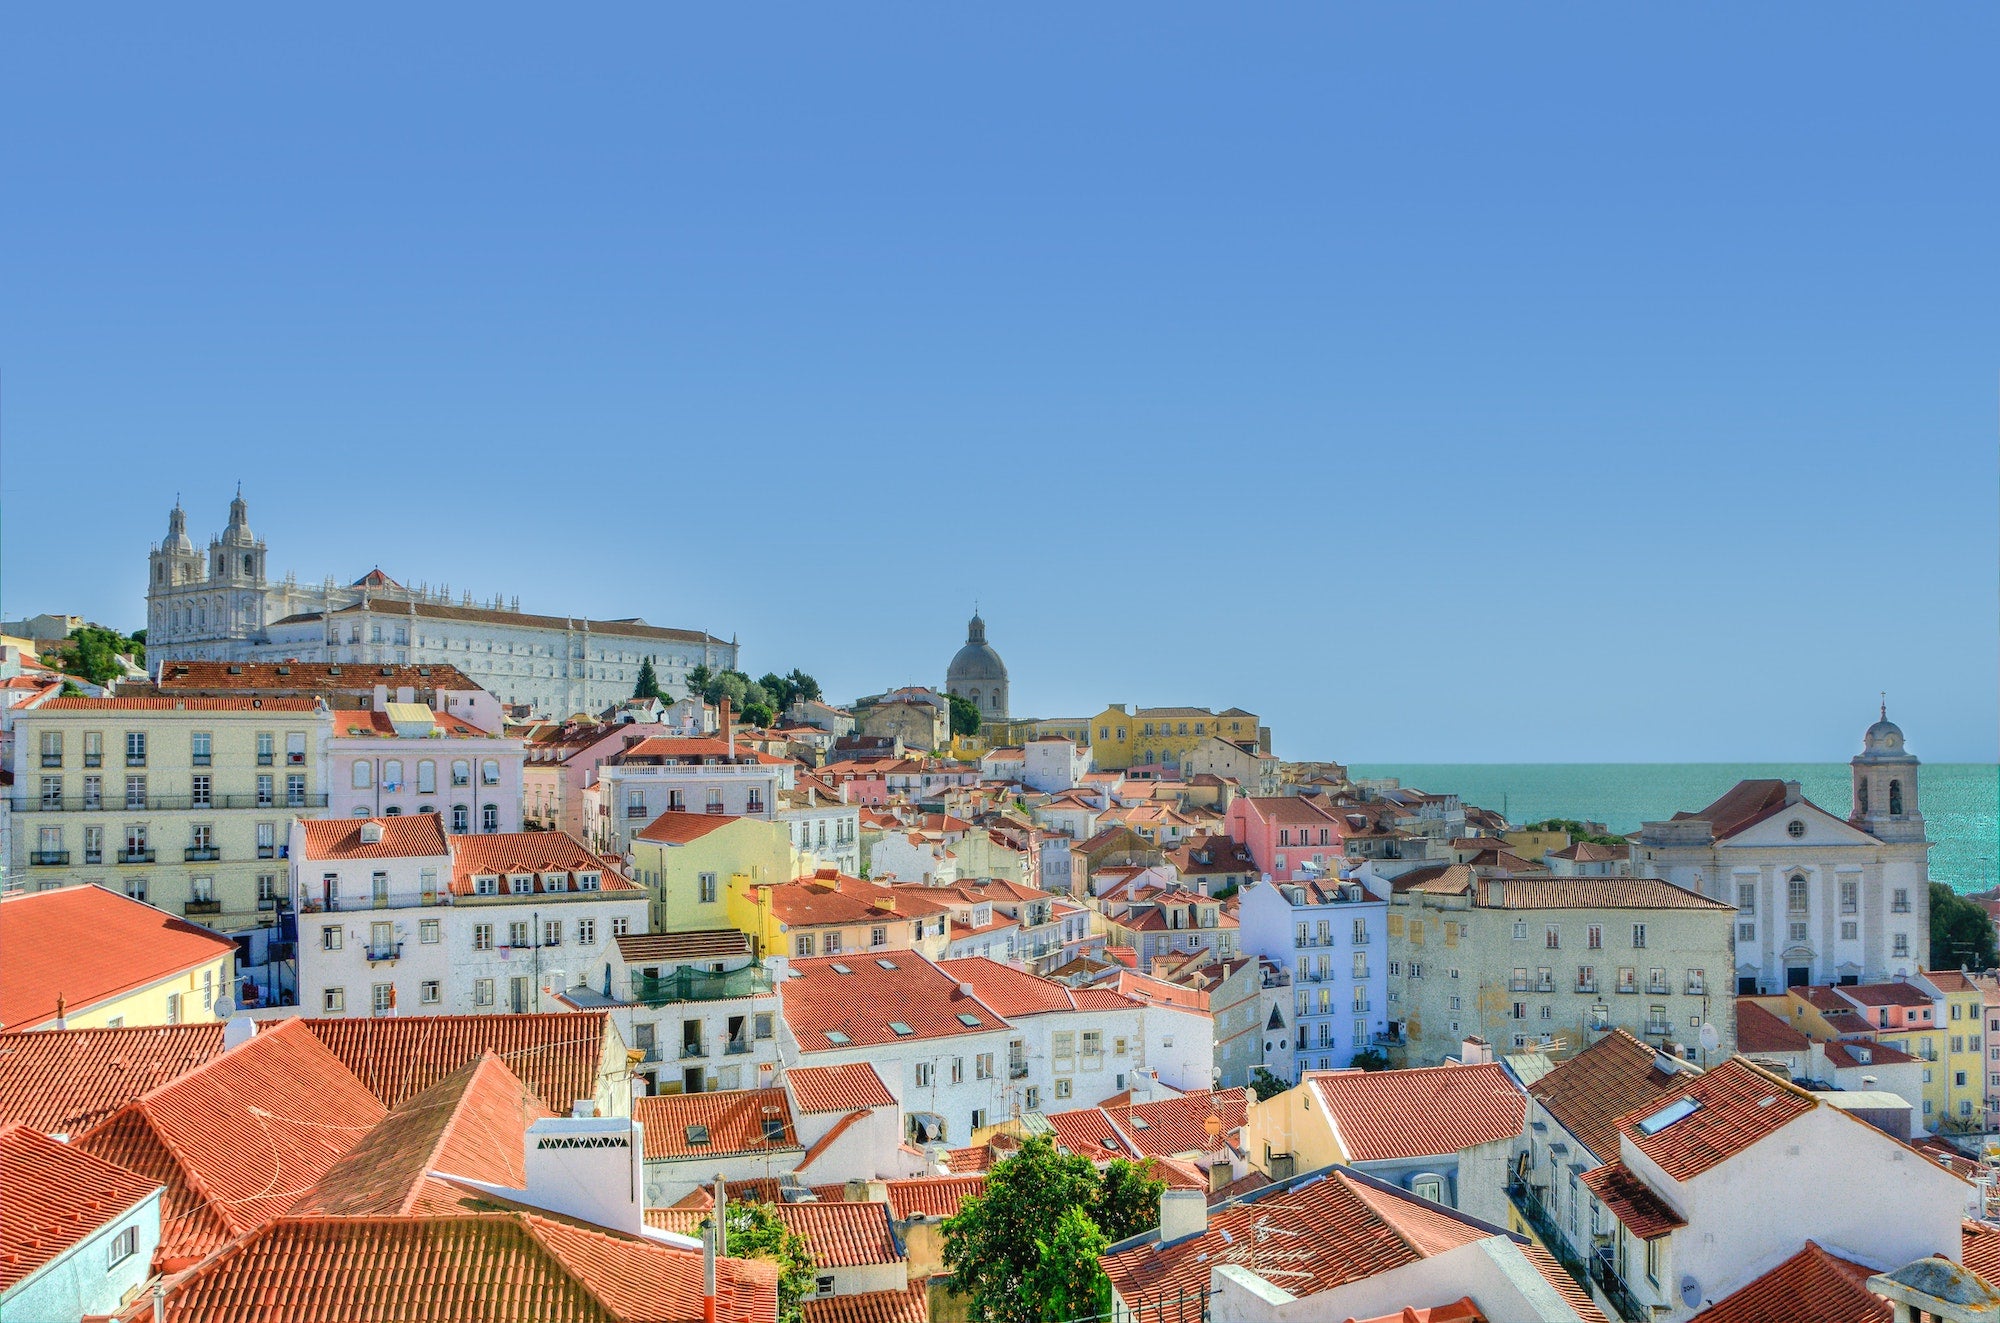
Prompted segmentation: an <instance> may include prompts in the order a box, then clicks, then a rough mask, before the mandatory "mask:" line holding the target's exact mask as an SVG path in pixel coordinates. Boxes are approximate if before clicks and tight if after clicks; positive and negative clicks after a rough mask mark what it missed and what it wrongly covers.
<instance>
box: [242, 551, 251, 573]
mask: <svg viewBox="0 0 2000 1323" xmlns="http://www.w3.org/2000/svg"><path fill="white" fill-rule="evenodd" d="M243 572H244V573H245V574H248V573H250V553H249V552H247V551H246V552H244V553H243Z"/></svg>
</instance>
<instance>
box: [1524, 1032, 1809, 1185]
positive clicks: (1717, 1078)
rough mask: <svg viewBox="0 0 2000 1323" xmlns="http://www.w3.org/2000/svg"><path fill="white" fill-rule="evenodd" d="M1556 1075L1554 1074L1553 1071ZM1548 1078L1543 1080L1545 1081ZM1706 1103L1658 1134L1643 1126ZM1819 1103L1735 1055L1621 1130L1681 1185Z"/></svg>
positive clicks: (1640, 1111)
mask: <svg viewBox="0 0 2000 1323" xmlns="http://www.w3.org/2000/svg"><path fill="white" fill-rule="evenodd" d="M1551 1073H1553V1072H1551ZM1547 1079H1548V1076H1543V1081H1544V1082H1546V1081H1547ZM1683 1097H1685V1098H1693V1099H1694V1100H1695V1101H1696V1102H1698V1103H1699V1104H1701V1105H1700V1106H1699V1107H1697V1108H1696V1109H1695V1110H1694V1111H1693V1112H1691V1113H1689V1114H1688V1115H1687V1116H1685V1117H1682V1118H1681V1119H1680V1120H1678V1121H1675V1122H1674V1123H1673V1124H1671V1125H1668V1126H1666V1127H1665V1128H1663V1129H1661V1130H1659V1131H1657V1132H1656V1133H1654V1134H1650V1135H1648V1134H1645V1133H1643V1132H1642V1131H1641V1130H1640V1129H1639V1123H1640V1122H1642V1121H1644V1120H1645V1119H1646V1118H1647V1117H1648V1116H1650V1115H1652V1114H1653V1113H1655V1112H1657V1111H1659V1110H1660V1109H1661V1107H1663V1106H1665V1105H1666V1104H1668V1103H1670V1102H1672V1101H1674V1100H1675V1099H1676V1098H1683ZM1817 1106H1819V1103H1818V1102H1817V1101H1816V1100H1815V1099H1814V1098H1813V1096H1812V1095H1811V1094H1810V1093H1807V1092H1806V1091H1805V1090H1804V1089H1801V1088H1798V1087H1797V1086H1796V1085H1793V1084H1792V1083H1790V1082H1789V1081H1786V1080H1781V1079H1779V1078H1778V1077H1777V1076H1775V1075H1772V1074H1771V1073H1770V1072H1768V1071H1764V1070H1759V1069H1758V1068H1757V1067H1755V1066H1753V1065H1751V1064H1750V1063H1749V1061H1747V1060H1745V1059H1744V1058H1742V1057H1731V1058H1730V1059H1729V1060H1727V1061H1725V1062H1723V1063H1722V1064H1721V1065H1719V1066H1717V1067H1715V1069H1713V1070H1711V1071H1709V1072H1708V1073H1707V1074H1705V1075H1699V1076H1696V1077H1695V1078H1694V1079H1691V1080H1689V1081H1688V1082H1687V1084H1686V1085H1685V1086H1684V1087H1682V1088H1681V1089H1679V1090H1675V1091H1672V1092H1671V1093H1670V1094H1669V1096H1667V1097H1665V1098H1661V1099H1659V1100H1657V1101H1656V1102H1650V1103H1647V1104H1646V1105H1644V1106H1642V1107H1638V1108H1635V1109H1633V1110H1632V1111H1630V1112H1627V1113H1626V1114H1625V1115H1624V1116H1621V1117H1620V1118H1618V1132H1619V1134H1621V1135H1622V1136H1624V1137H1625V1138H1626V1139H1629V1140H1631V1141H1632V1144H1633V1146H1634V1147H1636V1148H1637V1149H1638V1150H1639V1151H1640V1152H1642V1153H1644V1154H1645V1155H1646V1156H1647V1157H1649V1158H1651V1159H1652V1160H1653V1161H1654V1162H1656V1163H1658V1164H1659V1167H1660V1170H1662V1171H1664V1172H1665V1173H1666V1174H1667V1175H1668V1176H1671V1177H1672V1178H1673V1179H1675V1180H1677V1181H1685V1180H1688V1179H1689V1178H1691V1177H1694V1176H1699V1175H1700V1174H1701V1173H1702V1172H1704V1171H1707V1170H1708V1169H1709V1168H1710V1167H1713V1166H1715V1165H1716V1164H1717V1163H1719V1162H1723V1161H1725V1160H1727V1159H1729V1158H1732V1157H1734V1156H1736V1155H1737V1154H1738V1153H1741V1152H1742V1151H1743V1150H1744V1149H1746V1148H1749V1147H1750V1146H1751V1145H1752V1144H1754V1143H1756V1142H1757V1141H1758V1140H1760V1139H1762V1138H1764V1137H1765V1136H1766V1135H1770V1134H1772V1133H1774V1132H1775V1131H1777V1130H1778V1129H1780V1128H1781V1127H1782V1126H1784V1125H1785V1124H1786V1123H1787V1122H1789V1121H1791V1120H1792V1119H1793V1118H1795V1117H1798V1116H1803V1115H1804V1114H1805V1113H1807V1112H1809V1111H1811V1110H1812V1109H1813V1108H1815V1107H1817Z"/></svg>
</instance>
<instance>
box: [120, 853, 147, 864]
mask: <svg viewBox="0 0 2000 1323" xmlns="http://www.w3.org/2000/svg"><path fill="white" fill-rule="evenodd" d="M155 853H156V852H155V851H152V850H120V851H119V852H118V862H119V863H121V864H150V863H152V862H153V858H154V855H155Z"/></svg>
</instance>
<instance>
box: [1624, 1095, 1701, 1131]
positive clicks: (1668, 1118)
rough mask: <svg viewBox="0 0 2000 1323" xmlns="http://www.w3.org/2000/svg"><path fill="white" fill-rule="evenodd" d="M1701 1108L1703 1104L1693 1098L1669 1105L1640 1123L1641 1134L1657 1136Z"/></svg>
mask: <svg viewBox="0 0 2000 1323" xmlns="http://www.w3.org/2000/svg"><path fill="white" fill-rule="evenodd" d="M1700 1108H1701V1104H1700V1103H1698V1102H1696V1101H1695V1100H1694V1099H1692V1098H1683V1099H1681V1100H1680V1101H1679V1102H1671V1103H1668V1104H1667V1105H1666V1106H1665V1107H1662V1108H1661V1109H1660V1110H1659V1111H1657V1112H1654V1113H1653V1114H1652V1115H1651V1116H1649V1117H1647V1118H1646V1119H1645V1120H1643V1121H1641V1122H1639V1133H1640V1134H1642V1135H1657V1134H1659V1133H1660V1132H1661V1131H1662V1130H1665V1129H1666V1128H1667V1127H1668V1126H1670V1125H1672V1124H1673V1123H1674V1122H1676V1121H1679V1120H1681V1119H1683V1118H1685V1117H1689V1116H1692V1115H1694V1113H1695V1112H1696V1111H1698V1110H1700Z"/></svg>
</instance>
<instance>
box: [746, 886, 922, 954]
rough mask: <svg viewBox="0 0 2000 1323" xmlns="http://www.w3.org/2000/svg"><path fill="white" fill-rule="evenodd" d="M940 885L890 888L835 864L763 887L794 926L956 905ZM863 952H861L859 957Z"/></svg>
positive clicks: (776, 911)
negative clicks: (939, 891) (849, 873)
mask: <svg viewBox="0 0 2000 1323" xmlns="http://www.w3.org/2000/svg"><path fill="white" fill-rule="evenodd" d="M934 893H935V889H934V888H930V887H921V886H909V887H890V886H885V885H883V884H882V883H880V882H870V881H866V880H864V879H862V878H858V877H849V876H847V875H846V874H845V873H840V872H836V871H835V870H833V869H831V868H822V869H820V870H819V871H818V872H816V873H814V874H813V875H812V876H811V877H802V878H798V879H796V880H794V881H790V882H775V883H772V884H770V885H769V886H760V887H759V888H758V889H757V894H758V896H759V898H760V899H761V900H762V901H763V902H764V903H765V904H767V905H768V906H769V908H770V911H771V913H772V915H773V916H774V917H776V918H777V920H778V921H779V922H780V923H783V924H785V925H786V926H787V927H790V928H810V927H819V926H823V925H829V924H839V925H846V924H857V923H870V922H888V921H891V920H894V919H912V918H925V917H929V916H931V915H935V914H943V913H946V912H947V911H948V910H949V909H950V908H951V907H950V905H949V903H948V902H946V901H945V900H944V899H943V898H942V897H939V896H937V895H936V894H934ZM861 954H862V953H860V952H856V953H855V955H856V956H857V957H859V956H860V955H861Z"/></svg>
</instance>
